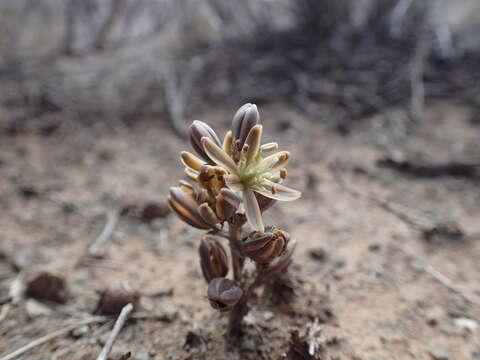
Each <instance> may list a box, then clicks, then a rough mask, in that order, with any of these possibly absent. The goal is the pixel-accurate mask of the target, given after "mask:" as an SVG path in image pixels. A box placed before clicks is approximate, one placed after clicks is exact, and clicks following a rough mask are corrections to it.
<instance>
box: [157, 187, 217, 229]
mask: <svg viewBox="0 0 480 360" xmlns="http://www.w3.org/2000/svg"><path fill="white" fill-rule="evenodd" d="M167 200H168V205H170V208H171V209H172V211H173V212H174V213H175V214H177V216H178V217H179V218H180V219H182V220H183V221H185V222H186V223H187V224H189V225H191V226H193V227H196V228H198V229H210V228H211V226H210V225H209V224H207V223H206V222H205V221H204V220H203V219H202V217H201V216H200V214H199V212H198V203H197V202H196V201H195V198H194V194H192V193H187V192H185V191H183V190H182V188H180V187H171V188H170V194H169V195H168V196H167Z"/></svg>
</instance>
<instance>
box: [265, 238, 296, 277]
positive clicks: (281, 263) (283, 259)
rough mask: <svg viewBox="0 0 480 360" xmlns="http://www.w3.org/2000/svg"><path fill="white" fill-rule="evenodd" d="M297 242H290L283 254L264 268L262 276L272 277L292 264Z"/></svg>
mask: <svg viewBox="0 0 480 360" xmlns="http://www.w3.org/2000/svg"><path fill="white" fill-rule="evenodd" d="M296 246H297V243H296V242H295V241H292V242H290V244H289V245H288V248H287V251H286V252H285V253H284V254H283V255H282V256H279V257H278V258H276V259H275V260H273V261H272V262H271V263H270V264H268V266H267V267H266V268H265V269H264V270H263V272H262V277H263V278H264V279H268V278H271V277H273V276H275V275H278V274H280V273H282V272H284V271H285V270H287V268H288V267H289V266H290V264H291V263H292V261H293V260H292V255H293V252H294V251H295V247H296Z"/></svg>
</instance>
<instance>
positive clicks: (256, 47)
mask: <svg viewBox="0 0 480 360" xmlns="http://www.w3.org/2000/svg"><path fill="white" fill-rule="evenodd" d="M479 34H480V1H479V0H335V1H333V0H0V358H1V359H3V357H2V356H5V355H7V354H9V353H11V352H12V351H14V350H15V349H18V348H20V347H22V346H24V345H25V344H28V343H29V342H30V341H32V340H34V339H36V338H38V337H39V336H43V335H44V334H45V333H46V332H47V333H51V332H52V331H54V330H56V329H59V328H62V327H63V326H65V324H66V323H67V322H68V321H71V320H72V318H74V319H78V318H84V317H85V316H88V315H89V314H92V313H93V312H95V313H98V311H99V310H98V309H100V310H101V309H102V306H103V305H102V302H101V299H102V296H103V295H105V292H106V291H109V290H111V289H112V288H114V289H118V288H121V289H123V290H122V291H126V292H127V293H129V294H130V295H131V296H130V297H128V298H127V299H130V300H131V299H133V300H135V301H137V300H138V301H139V304H140V305H139V309H140V310H139V311H143V312H146V313H147V316H146V318H144V319H139V320H138V321H136V322H135V323H133V324H131V325H129V326H127V327H126V328H125V329H124V331H122V333H121V334H120V337H119V339H118V340H117V343H116V344H115V347H114V352H113V353H112V359H118V358H120V355H122V354H125V353H126V352H127V351H131V352H132V358H133V359H139V360H148V359H160V360H162V359H231V358H232V359H241V360H246V359H252V360H253V359H255V360H259V359H272V360H279V359H295V360H296V359H320V358H321V359H340V358H341V359H365V360H381V359H421V360H431V359H436V360H449V359H450V360H454V359H455V360H463V359H465V360H467V359H469V360H471V359H478V358H480V342H479V341H480V340H479V339H480V336H478V332H479V331H480V330H479V322H480V305H479V304H480V261H479V259H480V241H479V239H480V235H479V234H480V222H479V221H478V219H479V218H480V187H479V179H480V36H479ZM246 102H251V103H255V104H257V106H258V108H259V111H260V116H261V121H262V123H263V124H264V142H265V143H266V142H270V141H276V142H278V143H279V146H280V150H288V151H290V152H291V154H292V160H291V161H290V163H289V166H288V178H287V179H286V184H287V185H289V186H291V187H293V188H295V189H299V190H301V191H302V193H303V197H302V199H301V200H299V201H295V202H292V203H288V204H284V203H282V204H277V205H276V206H274V207H273V208H272V209H270V210H268V212H267V213H266V215H265V216H266V224H275V225H277V226H279V227H280V228H282V229H284V230H286V231H288V232H289V233H290V234H291V236H292V238H293V239H295V240H297V241H298V247H297V250H296V254H295V257H294V259H295V260H294V263H293V265H292V266H291V267H290V272H291V274H292V278H293V279H295V281H296V282H295V284H296V287H294V290H292V288H290V289H283V290H284V291H286V292H287V293H288V292H289V291H290V293H288V294H290V295H291V291H294V293H295V294H296V295H298V296H296V297H295V299H296V302H295V304H294V305H293V306H290V304H286V303H282V302H281V301H280V302H274V301H272V300H271V299H265V298H262V296H261V294H260V293H259V297H258V299H256V302H255V303H254V306H253V307H252V312H251V315H249V317H248V319H247V323H246V329H247V332H248V336H247V340H246V341H245V343H244V344H243V345H242V346H243V348H242V354H241V355H238V354H237V355H238V356H237V357H229V356H226V355H225V346H224V342H223V341H224V340H223V337H222V335H223V329H224V326H225V319H224V318H222V317H220V316H219V315H218V314H216V313H214V312H213V311H211V309H210V308H209V305H208V303H207V301H206V299H205V291H206V284H205V283H204V281H203V280H202V275H201V272H200V267H199V264H198V259H197V252H198V242H199V237H200V236H201V233H200V232H198V231H196V230H195V229H192V228H190V227H188V226H187V225H185V224H184V223H182V222H181V221H180V220H179V219H177V218H176V217H175V216H174V215H173V214H171V213H170V211H169V209H168V207H167V205H166V202H165V195H166V194H167V193H168V189H169V186H174V185H176V183H177V181H178V179H180V178H182V177H183V176H184V174H183V170H182V165H181V163H180V160H179V153H180V151H182V150H191V149H190V145H189V144H188V140H187V139H186V131H187V128H188V126H189V124H190V123H191V122H192V121H193V120H195V119H199V120H202V121H205V122H207V123H208V124H209V125H211V126H212V127H213V128H214V129H215V131H217V133H218V135H219V136H221V137H223V135H224V134H225V132H226V131H227V129H228V128H229V126H230V123H231V120H232V116H233V114H234V113H235V111H236V110H237V109H238V108H239V107H240V106H241V105H242V104H244V103H246ZM45 271H46V272H48V273H51V274H56V275H57V276H59V277H60V278H61V281H60V283H61V284H64V285H63V286H64V287H63V286H62V287H61V289H62V296H60V297H59V296H56V297H54V298H52V297H47V299H45V294H44V293H45V292H44V291H43V289H44V288H45V284H43V285H42V283H40V285H41V286H40V291H33V292H32V291H30V292H29V291H27V292H25V288H27V289H28V288H29V287H31V284H32V283H35V282H32V281H30V280H31V279H32V278H33V279H35V276H37V275H38V274H39V273H43V272H45ZM40 279H42V278H40ZM62 281H63V282H62ZM19 284H20V285H22V284H23V285H22V286H23V287H22V286H20V285H19ZM21 289H24V290H23V292H22V290H21ZM63 290H65V293H63ZM42 294H43V295H42ZM132 294H133V295H132ZM288 294H287V295H288ZM57 295H58V294H57ZM42 296H43V297H42ZM287 297H288V296H287ZM139 299H140V300H139ZM100 313H102V312H101V311H100ZM110 314H111V313H110ZM148 314H149V315H148ZM149 316H150V318H149ZM108 330H109V328H108V327H105V326H103V325H92V326H90V327H87V329H86V330H85V329H83V330H82V331H78V332H75V333H72V334H68V335H65V336H61V337H59V338H55V339H54V340H53V341H51V342H49V343H46V344H44V345H41V346H38V347H36V348H35V349H34V351H30V352H27V353H26V354H24V355H23V356H24V357H19V358H24V359H29V360H32V359H34V360H35V359H38V360H40V359H63V358H68V359H69V360H87V359H94V358H96V355H97V354H98V353H99V352H100V350H101V348H102V346H103V344H104V342H105V335H106V334H107V333H108V332H109V331H108ZM295 331H298V332H299V334H300V335H302V336H303V335H305V336H307V335H308V336H307V337H306V338H303V339H304V340H302V341H303V342H300V343H299V342H298V341H297V340H298V339H297V340H295V339H296V338H295V337H294V336H292V335H291V334H292V333H294V332H295ZM305 339H306V340H305ZM295 341H297V342H295ZM312 344H313V345H312ZM315 344H316V345H315ZM312 346H313V348H314V349H317V350H318V353H316V355H315V357H309V356H310V355H308V354H306V353H304V357H294V353H295V354H297V355H298V351H300V350H298V349H304V350H305V348H308V349H310V348H312ZM292 349H293V350H292ZM317 350H315V351H317ZM291 351H293V352H292V353H291V354H293V355H291V357H288V356H290V355H288V356H287V355H285V354H286V353H290V352H291ZM230 355H231V356H233V355H232V354H230ZM307 355H308V356H307ZM235 356H236V355H235ZM286 356H287V357H286Z"/></svg>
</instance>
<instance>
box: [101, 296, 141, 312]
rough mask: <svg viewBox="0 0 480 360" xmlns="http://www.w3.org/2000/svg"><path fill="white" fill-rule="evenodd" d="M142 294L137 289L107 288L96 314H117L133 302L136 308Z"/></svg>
mask: <svg viewBox="0 0 480 360" xmlns="http://www.w3.org/2000/svg"><path fill="white" fill-rule="evenodd" d="M139 300H140V294H139V293H138V292H136V291H127V290H106V291H104V292H103V293H102V294H101V295H100V299H99V300H98V303H97V307H96V309H95V311H94V312H93V313H94V314H98V315H107V316H117V315H119V314H120V313H121V311H122V309H123V308H124V307H125V305H127V304H129V303H131V304H132V305H133V308H134V310H135V309H136V308H137V307H138V303H139Z"/></svg>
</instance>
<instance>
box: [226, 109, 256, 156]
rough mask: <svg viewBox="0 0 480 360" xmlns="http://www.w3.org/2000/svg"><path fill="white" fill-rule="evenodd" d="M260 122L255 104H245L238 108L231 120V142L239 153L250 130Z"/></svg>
mask: <svg viewBox="0 0 480 360" xmlns="http://www.w3.org/2000/svg"><path fill="white" fill-rule="evenodd" d="M259 122H260V115H259V113H258V109H257V106H256V105H255V104H250V103H247V104H245V105H243V106H241V107H240V109H238V110H237V112H236V113H235V115H234V117H233V120H232V132H233V141H234V143H235V144H236V146H237V149H238V150H239V151H240V150H241V149H242V148H243V144H245V140H246V139H247V135H248V133H249V132H250V130H251V129H252V128H253V127H254V126H255V125H257V124H258V123H259Z"/></svg>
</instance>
